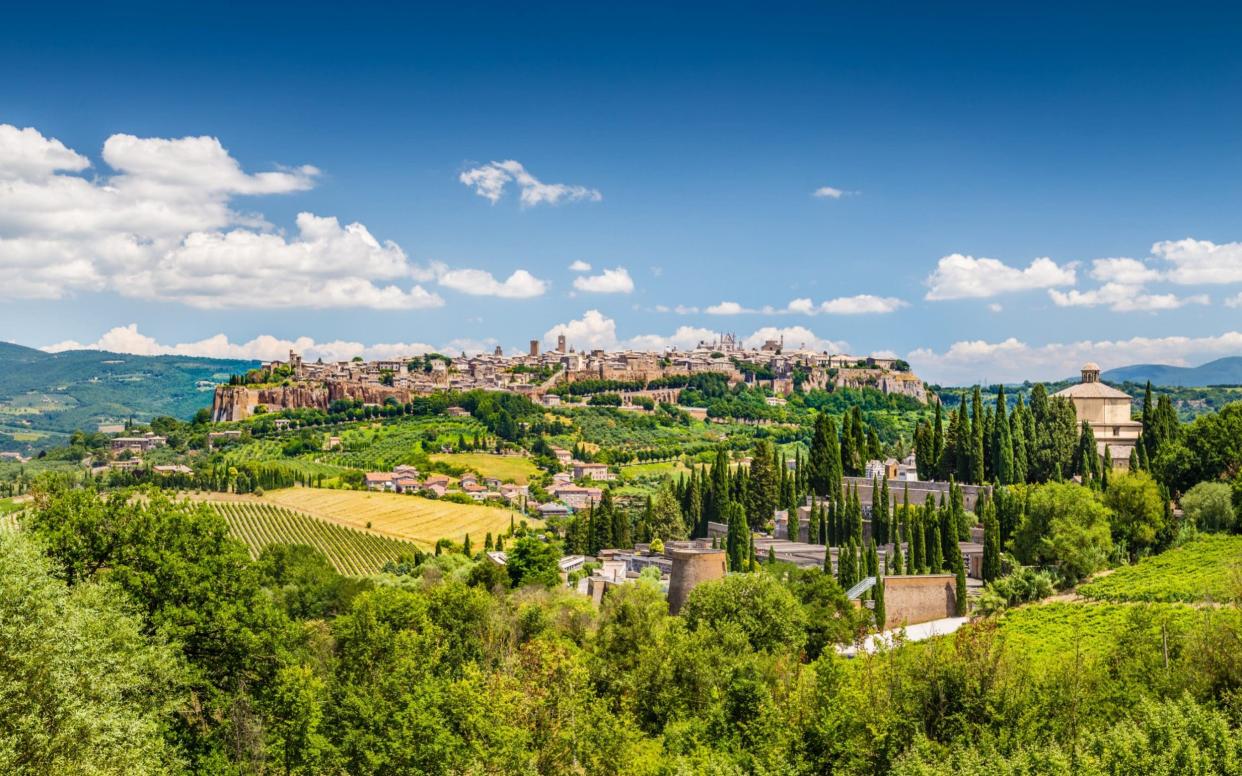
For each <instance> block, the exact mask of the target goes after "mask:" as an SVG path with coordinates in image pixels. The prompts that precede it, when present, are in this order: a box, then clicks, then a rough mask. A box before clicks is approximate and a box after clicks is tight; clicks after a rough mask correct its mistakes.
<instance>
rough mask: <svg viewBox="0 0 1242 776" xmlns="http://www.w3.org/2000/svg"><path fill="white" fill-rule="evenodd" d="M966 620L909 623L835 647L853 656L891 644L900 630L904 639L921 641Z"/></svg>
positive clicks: (950, 629) (958, 625)
mask: <svg viewBox="0 0 1242 776" xmlns="http://www.w3.org/2000/svg"><path fill="white" fill-rule="evenodd" d="M968 622H970V618H968V617H946V618H944V619H943V620H932V621H931V622H921V623H919V624H918V625H910V626H908V627H906V628H898V629H896V630H889V631H884V632H883V633H876V634H875V635H872V636H868V637H867V638H865V639H863V641H862V643H861V644H850V645H849V646H839V647H837V652H838V653H839V654H841V655H845V656H846V657H854V655H856V654H858V651H859V650H862V651H863V652H868V653H870V652H875V651H876V650H877V649H878V648H879V647H881V646H886V647H887V646H892V643H893V637H894V636H896V635H898V634H900V633H902V631H904V632H905V635H904V639H905V640H906V641H922V640H924V639H930V638H931V637H932V636H944V635H946V634H949V633H952V632H953V631H955V630H957V629H958V628H960V627H962V626H963V625H965V624H966V623H968Z"/></svg>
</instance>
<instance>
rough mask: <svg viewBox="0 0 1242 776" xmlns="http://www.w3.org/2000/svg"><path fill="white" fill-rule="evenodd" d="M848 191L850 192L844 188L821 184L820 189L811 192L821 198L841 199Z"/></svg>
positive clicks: (813, 195)
mask: <svg viewBox="0 0 1242 776" xmlns="http://www.w3.org/2000/svg"><path fill="white" fill-rule="evenodd" d="M848 193H849V192H847V191H845V190H843V189H838V188H835V187H833V186H820V187H819V188H818V189H816V190H815V191H812V192H811V196H812V197H818V198H820V199H840V198H841V197H843V196H845V195H846V194H848Z"/></svg>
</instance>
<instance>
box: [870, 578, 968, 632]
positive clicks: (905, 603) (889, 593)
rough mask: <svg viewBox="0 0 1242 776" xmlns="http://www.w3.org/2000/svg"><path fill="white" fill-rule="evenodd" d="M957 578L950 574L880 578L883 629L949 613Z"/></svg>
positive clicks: (954, 602) (953, 611)
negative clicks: (882, 585) (882, 579)
mask: <svg viewBox="0 0 1242 776" xmlns="http://www.w3.org/2000/svg"><path fill="white" fill-rule="evenodd" d="M956 613H957V579H956V577H954V575H952V574H927V575H919V576H910V577H905V576H893V577H885V578H884V615H885V617H886V619H885V621H884V629H885V630H888V629H890V628H899V627H901V626H902V625H917V624H918V623H920V622H928V621H929V620H939V619H942V618H944V617H953V616H954V615H955V614H956Z"/></svg>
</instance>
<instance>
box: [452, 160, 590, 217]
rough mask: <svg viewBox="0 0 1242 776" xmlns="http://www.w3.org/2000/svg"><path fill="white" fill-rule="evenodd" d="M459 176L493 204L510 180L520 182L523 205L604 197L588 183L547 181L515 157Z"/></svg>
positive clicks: (529, 205) (551, 203)
mask: <svg viewBox="0 0 1242 776" xmlns="http://www.w3.org/2000/svg"><path fill="white" fill-rule="evenodd" d="M457 179H458V180H460V181H461V182H462V183H464V184H465V185H467V186H469V187H471V188H473V189H474V193H475V194H478V195H479V196H480V197H483V198H484V199H486V200H488V201H489V202H491V203H492V204H493V205H494V204H496V203H497V202H499V201H500V198H501V197H502V196H504V193H505V188H506V187H507V186H508V185H509V184H510V183H514V184H516V185H517V187H518V191H519V195H518V196H519V199H520V201H521V203H522V207H534V206H536V205H543V204H546V205H559V204H560V203H561V202H574V201H577V200H586V201H588V202H599V201H600V200H601V199H603V198H604V196H603V195H602V194H600V193H599V191H598V190H597V189H592V188H587V187H586V186H577V185H570V184H566V183H544V182H542V181H540V180H539V179H538V178H536V177H535V176H534V175H532V174H531V173H530V172H528V171H527V169H526V168H525V167H524V166H522V164H521V163H520V162H517V161H514V160H512V159H508V160H506V161H503V162H489V163H487V164H484V165H480V166H478V167H472V168H471V169H469V170H465V171H464V172H462V173H461V174H460V175H458V176H457Z"/></svg>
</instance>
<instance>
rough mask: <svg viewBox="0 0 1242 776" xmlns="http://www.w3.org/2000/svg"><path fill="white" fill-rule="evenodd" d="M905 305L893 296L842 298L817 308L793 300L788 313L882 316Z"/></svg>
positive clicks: (802, 301)
mask: <svg viewBox="0 0 1242 776" xmlns="http://www.w3.org/2000/svg"><path fill="white" fill-rule="evenodd" d="M906 306H907V303H906V302H905V301H903V300H901V299H898V298H897V297H893V296H873V295H872V294H857V295H856V296H842V297H838V298H836V299H829V300H828V301H826V302H821V303H820V304H819V306H818V307H816V306H813V305H812V304H811V300H809V299H795V300H793V301H792V302H790V303H789V308H788V309H789V311H790V312H798V313H806V314H808V315H813V314H815V313H827V314H829V315H883V314H886V313H891V312H895V311H897V310H900V309H901V308H903V307H906Z"/></svg>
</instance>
